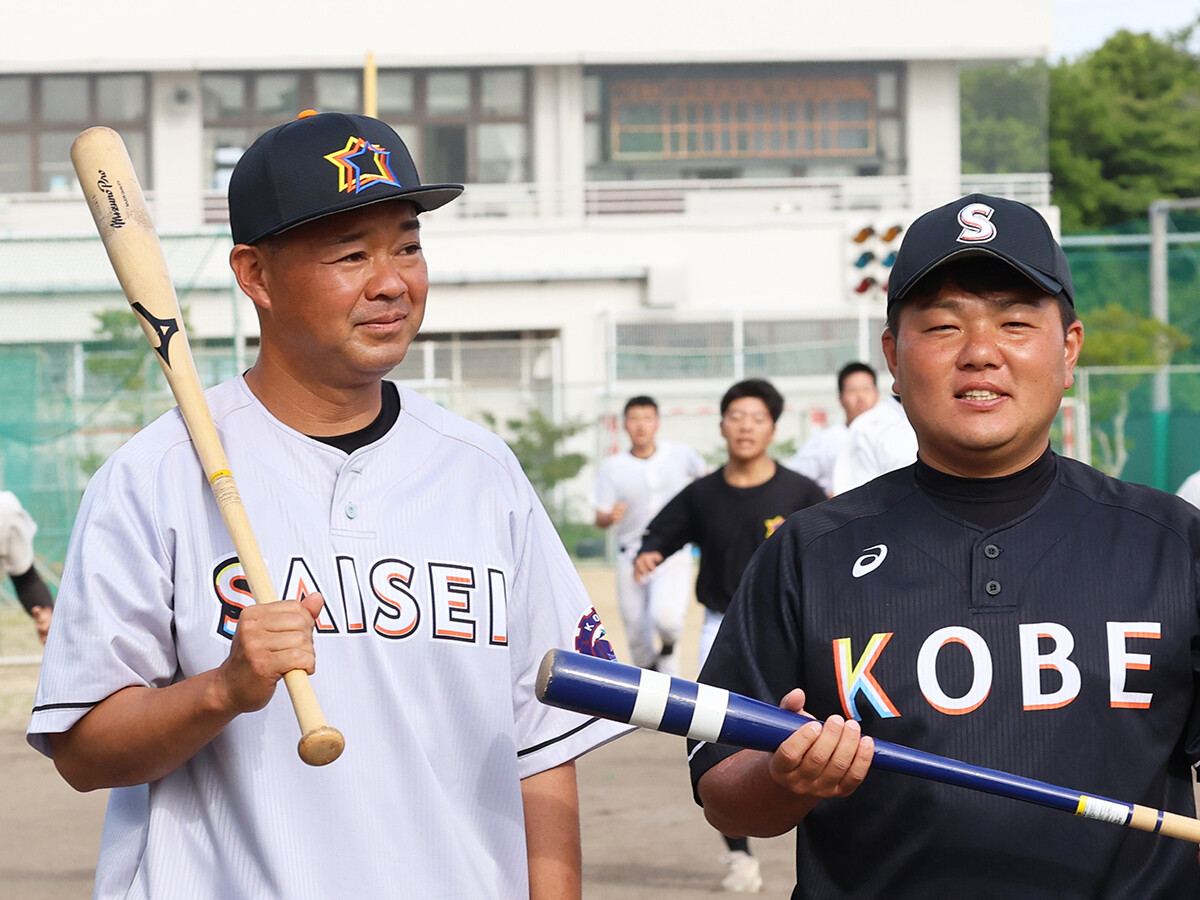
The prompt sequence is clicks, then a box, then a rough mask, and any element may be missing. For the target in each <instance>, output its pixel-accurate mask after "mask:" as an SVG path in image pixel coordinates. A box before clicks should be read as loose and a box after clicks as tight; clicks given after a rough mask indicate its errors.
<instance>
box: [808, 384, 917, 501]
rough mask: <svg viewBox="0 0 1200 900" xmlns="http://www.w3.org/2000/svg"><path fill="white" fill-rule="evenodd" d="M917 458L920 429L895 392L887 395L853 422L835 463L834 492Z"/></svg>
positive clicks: (854, 486)
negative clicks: (913, 425)
mask: <svg viewBox="0 0 1200 900" xmlns="http://www.w3.org/2000/svg"><path fill="white" fill-rule="evenodd" d="M916 458H917V433H916V432H915V431H913V427H912V425H910V424H909V423H908V415H907V414H906V413H905V412H904V407H903V406H901V405H900V401H899V400H898V399H897V398H896V397H895V396H893V395H889V396H887V397H884V398H883V399H882V400H880V401H879V402H878V403H876V404H875V405H874V406H872V407H871V408H870V409H868V410H867V411H866V412H864V413H863V414H862V415H861V416H859V417H858V418H857V419H855V420H854V422H853V424H851V425H850V428H849V432H848V433H847V436H846V444H845V446H844V447H843V449H842V452H841V454H840V455H839V456H838V458H837V461H836V462H835V463H834V466H833V485H832V490H831V492H830V493H831V494H833V495H836V494H844V493H846V491H849V490H853V489H854V488H856V487H860V486H861V485H864V484H866V483H867V482H868V481H870V480H871V479H872V478H878V477H879V476H880V475H883V474H885V473H887V472H892V471H895V470H896V469H901V468H904V467H905V466H910V465H912V464H913V462H915V461H916Z"/></svg>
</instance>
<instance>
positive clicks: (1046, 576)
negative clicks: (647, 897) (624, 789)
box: [692, 458, 1200, 900]
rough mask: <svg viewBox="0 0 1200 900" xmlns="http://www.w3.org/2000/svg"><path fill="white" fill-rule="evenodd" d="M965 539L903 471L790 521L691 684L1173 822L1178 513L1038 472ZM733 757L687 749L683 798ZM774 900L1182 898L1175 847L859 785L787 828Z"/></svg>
mask: <svg viewBox="0 0 1200 900" xmlns="http://www.w3.org/2000/svg"><path fill="white" fill-rule="evenodd" d="M1054 462H1055V465H1056V472H1055V476H1054V480H1053V482H1052V484H1051V485H1050V486H1049V488H1048V489H1047V490H1046V493H1045V494H1044V496H1043V497H1042V499H1041V500H1040V501H1039V502H1038V503H1036V505H1034V506H1033V507H1032V508H1031V509H1029V510H1028V511H1027V512H1025V513H1023V514H1021V515H1019V516H1017V517H1016V518H1015V519H1013V520H1012V521H1010V522H1007V523H1005V524H1003V525H1001V526H999V527H995V528H991V529H988V530H985V529H983V528H980V527H977V526H975V525H972V524H970V523H968V522H966V521H964V520H962V519H960V518H956V517H954V516H952V515H950V514H949V513H947V512H945V511H944V510H943V509H941V508H940V507H939V506H937V505H936V504H935V503H934V502H933V501H932V500H931V499H930V497H929V496H928V495H927V494H926V493H925V492H924V491H922V490H921V488H920V487H919V486H918V484H917V481H916V479H915V477H914V467H912V466H910V467H908V468H905V469H901V470H898V471H896V472H892V473H889V474H887V475H884V476H882V477H881V478H879V479H876V480H875V481H873V482H871V483H870V484H868V485H866V486H864V487H863V488H861V489H859V490H856V491H852V492H850V493H847V494H844V495H841V496H839V497H835V498H834V499H833V500H830V501H828V502H826V503H823V504H821V505H819V506H816V507H814V508H812V509H809V510H805V511H803V512H801V513H798V514H797V515H795V516H792V517H791V518H789V520H788V521H787V523H785V524H784V526H783V527H782V528H781V529H780V530H779V532H778V533H777V534H776V535H775V537H774V538H772V540H771V541H770V542H768V543H767V544H766V546H764V547H763V549H762V551H761V552H760V553H759V554H758V555H757V556H756V557H755V558H754V560H753V561H752V562H751V564H750V566H749V568H748V569H747V571H746V574H745V577H744V579H743V582H742V586H741V587H740V589H739V591H738V594H737V596H736V597H735V599H734V602H733V604H732V606H731V608H730V611H729V614H728V615H727V616H726V618H725V622H724V624H723V626H722V628H721V632H720V635H719V636H718V638H717V641H716V644H715V645H714V647H713V650H712V653H711V655H710V656H709V658H708V662H707V664H706V665H705V667H704V671H703V672H702V673H701V679H700V680H701V681H704V682H708V683H712V684H717V685H720V686H722V687H725V688H728V689H730V690H732V691H737V692H739V693H743V694H748V695H749V696H752V697H756V698H758V699H760V700H764V701H767V702H770V703H778V702H779V700H780V699H781V698H782V697H783V695H784V694H786V693H787V692H788V691H789V690H790V689H792V688H793V687H796V686H799V687H802V688H804V690H805V691H806V693H807V697H808V699H807V704H806V709H807V711H808V712H811V713H812V714H813V715H815V716H818V717H820V718H826V717H828V716H829V715H831V714H834V713H838V714H841V715H849V716H853V717H855V718H858V719H859V720H860V721H861V722H862V725H863V731H864V733H866V734H868V735H872V736H874V737H877V738H881V739H884V740H888V741H892V742H894V743H897V744H901V745H905V746H909V747H913V748H916V749H920V750H925V751H929V752H931V753H935V754H939V755H943V756H947V757H951V758H954V759H960V760H963V761H966V762H969V763H972V764H975V765H981V766H986V767H989V768H993V769H999V770H1001V771H1004V772H1011V773H1014V774H1017V775H1023V776H1026V777H1029V778H1035V779H1038V780H1041V781H1046V782H1049V783H1051V784H1056V785H1061V786H1063V787H1067V788H1070V789H1072V790H1079V791H1082V792H1087V793H1089V794H1095V795H1100V796H1107V797H1111V798H1114V799H1117V800H1122V801H1126V802H1131V803H1138V804H1143V805H1145V806H1149V807H1152V808H1155V809H1165V810H1169V811H1171V812H1176V813H1180V814H1183V815H1188V816H1191V815H1194V812H1195V804H1194V799H1193V793H1192V782H1191V772H1190V765H1193V764H1195V762H1196V761H1197V759H1198V758H1200V702H1198V699H1197V698H1198V694H1200V692H1198V691H1197V684H1198V675H1197V667H1198V666H1200V649H1197V648H1200V612H1198V598H1200V562H1198V560H1200V516H1197V515H1196V511H1195V509H1194V508H1192V507H1190V506H1189V505H1188V504H1186V503H1184V502H1182V501H1180V500H1179V499H1178V498H1175V497H1172V496H1170V495H1167V494H1163V493H1160V492H1158V491H1154V490H1152V489H1150V488H1146V487H1142V486H1138V485H1132V484H1126V483H1124V482H1121V481H1117V480H1115V479H1112V478H1108V477H1106V476H1104V475H1101V474H1100V473H1098V472H1097V471H1095V470H1094V469H1092V468H1090V467H1088V466H1085V465H1083V464H1081V463H1078V462H1075V461H1073V460H1069V459H1063V458H1055V460H1054ZM734 752H736V750H735V749H733V748H727V747H722V746H716V745H712V744H703V745H700V746H699V749H697V751H696V752H695V754H694V755H693V758H692V778H693V783H694V782H695V781H696V780H698V779H699V777H700V776H701V775H702V774H703V773H704V772H705V771H706V770H707V769H708V768H710V767H711V766H712V765H714V764H715V763H717V762H718V761H720V760H721V759H723V758H724V757H726V756H728V755H730V754H732V753H734ZM796 869H797V882H798V883H797V887H796V889H795V891H794V892H793V895H792V896H793V898H809V897H814V898H815V897H835V896H836V897H843V896H845V897H888V898H907V897H913V898H916V897H919V898H928V897H971V898H973V900H984V898H997V900H999V898H1005V900H1008V898H1013V897H1020V898H1023V900H1025V898H1050V897H1054V898H1063V897H1078V898H1085V897H1086V898H1099V897H1114V898H1115V897H1136V898H1139V900H1144V898H1151V897H1164V898H1165V897H1172V898H1175V897H1200V865H1198V864H1197V859H1196V847H1195V845H1193V844H1189V843H1186V842H1184V841H1180V840H1175V839H1172V838H1166V837H1159V836H1154V835H1151V834H1147V833H1143V832H1140V831H1134V830H1131V829H1128V828H1122V827H1119V826H1116V825H1111V824H1107V823H1103V822H1093V821H1088V820H1083V819H1074V820H1072V819H1070V818H1069V817H1067V816H1065V815H1064V814H1063V813H1061V812H1057V811H1054V810H1050V809H1046V808H1044V807H1041V806H1036V805H1033V804H1029V803H1025V802H1021V801H1017V800H1012V799H1008V798H1003V797H996V796H992V795H989V794H983V793H979V792H976V791H971V790H968V789H965V788H959V787H952V786H947V785H941V784H935V783H933V782H929V781H924V780H921V779H917V778H914V777H911V776H904V775H898V774H894V773H891V772H885V771H883V770H872V771H871V772H870V773H869V774H868V776H867V778H866V780H865V782H864V783H863V784H862V785H861V786H860V787H859V789H858V790H857V791H856V792H855V793H854V794H853V795H852V796H850V797H849V798H846V799H841V800H825V801H822V802H821V803H819V804H818V805H817V806H816V807H815V808H814V809H813V810H812V812H810V813H809V815H808V816H807V817H806V818H805V819H804V821H803V822H802V823H801V825H800V827H799V828H798V829H797V841H796Z"/></svg>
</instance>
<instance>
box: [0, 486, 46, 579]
mask: <svg viewBox="0 0 1200 900" xmlns="http://www.w3.org/2000/svg"><path fill="white" fill-rule="evenodd" d="M35 534H37V524H36V523H35V522H34V521H33V517H32V516H30V515H29V513H28V512H26V511H25V507H23V506H22V505H21V501H20V500H18V499H17V495H16V494H14V493H13V492H12V491H0V569H3V570H4V572H5V573H6V574H8V575H24V574H25V573H26V572H28V571H29V569H30V568H31V567H32V566H33V536H34V535H35Z"/></svg>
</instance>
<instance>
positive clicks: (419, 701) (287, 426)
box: [28, 114, 619, 900]
mask: <svg viewBox="0 0 1200 900" xmlns="http://www.w3.org/2000/svg"><path fill="white" fill-rule="evenodd" d="M461 191H462V187H461V186H460V185H421V184H420V181H419V179H418V178H417V173H416V170H415V168H414V167H413V164H412V160H411V158H410V157H409V154H408V151H407V149H406V148H405V147H404V144H403V143H402V142H401V140H400V138H399V137H398V136H397V135H396V134H395V132H394V131H392V129H391V128H389V127H388V126H386V125H384V124H383V123H382V122H380V121H378V120H376V119H372V118H368V117H366V116H357V115H341V114H324V115H317V114H303V115H302V117H301V118H300V119H298V120H297V121H295V122H290V123H287V124H285V125H281V126H279V127H277V128H274V129H272V130H270V131H268V132H267V133H265V134H264V135H262V136H261V137H260V138H259V139H258V140H256V141H255V142H254V144H253V145H252V146H251V147H250V148H249V150H247V151H246V153H245V154H244V155H243V156H242V158H241V160H240V161H239V163H238V165H237V167H236V169H235V170H234V172H233V176H232V180H231V182H230V186H229V207H230V222H231V228H232V232H233V239H234V242H235V244H236V246H235V247H234V248H233V251H232V253H231V255H230V264H231V266H232V268H233V271H234V273H235V275H236V277H237V279H238V283H239V285H240V286H241V288H242V290H243V292H245V293H246V294H247V295H248V296H249V297H250V299H251V300H252V301H253V302H254V304H255V308H256V312H257V314H258V317H259V326H260V331H261V347H260V353H259V356H258V359H257V361H256V362H255V364H254V366H253V367H252V368H251V369H250V370H249V371H247V372H246V373H245V374H244V375H243V376H239V377H237V378H234V379H232V380H230V381H228V382H225V383H223V384H221V385H218V386H217V387H215V388H213V389H211V390H209V391H208V395H207V396H208V402H209V405H210V407H211V409H212V412H213V417H214V419H215V421H216V424H217V428H218V430H219V431H220V432H221V435H222V437H223V439H224V442H225V447H226V451H227V453H228V456H229V461H230V464H231V470H232V471H233V473H234V475H235V477H236V478H237V480H238V485H239V487H240V489H241V493H242V495H243V498H244V501H245V505H246V509H247V511H248V514H249V517H250V520H251V523H252V524H253V525H254V527H255V531H256V533H257V536H258V539H259V542H260V543H261V546H262V551H263V555H264V557H265V559H266V562H267V566H268V569H269V571H270V574H271V576H272V578H273V579H274V582H275V585H276V587H277V589H278V594H279V597H280V601H279V602H278V603H271V604H266V605H262V606H255V605H253V604H251V603H250V602H249V601H250V597H249V595H248V590H247V586H246V579H245V576H244V574H243V572H242V570H241V566H240V564H239V562H238V559H237V557H236V555H235V553H234V550H233V545H232V542H231V541H230V539H229V537H228V535H227V534H226V532H225V529H224V527H223V525H222V522H221V518H220V516H219V514H218V512H217V509H216V505H215V503H214V501H213V498H212V497H211V496H210V493H209V491H208V488H207V485H206V484H205V479H204V475H203V472H202V470H201V468H200V466H199V464H198V462H197V460H196V455H195V452H194V450H193V448H192V446H191V445H190V443H189V441H188V437H187V433H186V431H185V429H184V427H183V424H182V421H181V419H180V417H179V415H178V412H171V413H169V414H167V415H166V416H163V417H162V418H160V419H159V420H158V421H156V422H155V423H153V424H152V425H150V426H149V427H147V428H145V429H143V430H142V431H141V432H140V433H139V434H137V435H135V436H134V437H133V438H132V439H131V440H130V441H129V442H128V443H127V444H126V445H125V446H124V447H122V448H121V449H120V450H119V451H118V452H117V453H116V454H114V455H113V457H112V458H111V459H109V460H108V462H107V463H106V464H105V465H104V466H103V467H102V468H101V470H100V471H99V472H97V474H96V476H95V478H94V479H93V480H92V482H91V484H90V485H89V486H88V490H87V493H86V495H85V497H84V500H83V503H82V505H81V508H80V511H79V516H78V520H77V523H76V530H75V534H74V535H73V538H72V541H71V546H70V550H69V552H68V558H67V564H66V569H65V571H64V577H63V582H62V586H61V589H60V601H59V604H58V614H57V616H56V622H55V627H54V628H53V629H52V630H51V634H50V639H49V641H48V645H47V649H46V655H45V661H44V663H43V667H42V673H41V681H40V683H39V686H38V694H37V699H36V701H35V707H34V713H33V718H32V721H31V723H30V726H29V731H28V735H29V740H30V743H32V744H33V746H35V747H36V748H38V749H39V750H41V751H42V752H44V753H49V754H51V755H52V756H53V758H54V762H55V765H56V766H57V767H58V769H59V771H60V772H61V773H62V774H63V776H64V777H65V778H66V780H67V781H68V782H69V783H70V784H72V785H73V786H75V787H76V788H78V789H80V790H91V789H94V788H102V787H111V788H114V790H113V792H112V799H111V801H110V805H109V815H108V818H107V820H106V823H105V829H104V836H103V839H102V843H101V850H100V860H99V866H98V869H97V878H96V895H97V896H98V897H105V898H107V897H136V898H149V897H154V898H159V897H208V898H216V897H275V898H288V900H297V898H308V897H312V898H322V900H325V898H330V897H372V898H378V897H401V896H403V897H422V898H433V897H441V898H466V897H470V898H496V900H506V898H511V897H525V896H529V897H533V898H551V897H552V898H561V897H575V898H578V897H579V896H580V894H581V887H580V881H581V875H580V868H581V863H580V843H579V817H578V800H577V793H576V787H575V771H574V763H573V760H574V758H575V757H577V756H578V755H579V754H581V753H583V752H586V751H587V750H588V749H591V748H593V747H595V746H597V745H598V744H599V743H602V742H604V741H606V740H608V739H610V738H611V737H612V736H614V735H615V734H616V733H618V731H619V729H618V728H614V727H613V726H612V725H610V724H608V723H605V722H601V721H598V720H589V719H586V718H584V717H581V716H578V715H574V714H567V713H564V712H562V711H559V710H555V709H553V708H552V707H548V706H545V705H543V704H541V703H538V702H537V701H536V699H535V697H534V684H535V678H536V672H537V668H538V664H539V662H540V660H541V658H542V656H543V654H544V653H545V651H546V650H547V649H549V648H551V647H575V648H576V649H578V650H580V651H582V652H591V653H595V654H598V655H611V649H610V648H609V646H608V642H607V640H606V639H605V637H604V632H603V627H602V626H601V624H600V622H599V619H598V618H597V617H596V615H595V612H594V610H592V609H591V603H590V601H589V600H588V598H587V594H586V592H585V591H584V589H583V587H582V585H581V584H580V582H579V580H578V578H577V576H576V574H575V571H574V567H573V565H572V563H571V560H570V559H569V557H568V556H567V554H566V552H565V551H564V550H563V547H562V544H561V542H560V541H559V540H558V538H557V536H556V535H555V533H554V530H553V528H552V526H551V524H550V520H549V518H548V517H547V516H546V514H545V512H544V510H543V509H542V507H541V506H540V504H539V503H538V501H537V499H536V496H535V494H534V492H533V489H532V488H531V486H530V484H529V482H528V480H527V479H526V478H525V476H524V475H523V474H522V472H521V470H520V467H519V466H518V464H517V461H516V459H515V457H514V456H513V454H512V453H511V452H510V451H509V450H508V448H507V447H506V446H505V444H504V443H503V442H502V441H501V440H500V439H499V438H497V437H496V436H494V435H492V434H490V433H488V432H486V431H485V430H483V429H481V428H479V427H477V426H475V425H473V424H471V423H469V422H466V421H464V420H462V419H460V418H458V417H456V416H453V415H451V414H450V413H448V412H446V411H445V410H443V409H441V408H440V407H438V406H437V405H436V404H434V403H432V402H430V401H428V400H426V399H425V398H423V397H421V396H420V395H418V394H415V393H413V392H412V391H410V390H408V389H406V388H403V387H398V386H397V385H395V384H394V383H392V382H388V381H384V380H383V379H384V376H385V375H387V374H388V373H389V372H390V371H391V370H392V369H393V368H394V367H395V366H396V365H397V364H398V363H399V362H400V361H401V360H402V359H403V358H404V355H405V352H406V351H407V349H408V347H409V345H410V343H411V342H412V340H413V338H414V337H415V336H416V333H417V330H418V328H419V326H420V324H421V318H422V315H423V312H424V306H425V297H426V291H427V288H428V274H427V270H426V266H425V259H424V256H423V251H422V249H421V244H420V242H419V222H418V218H417V216H418V214H419V213H422V212H425V211H427V210H431V209H436V208H437V207H439V206H441V205H443V204H444V203H447V202H449V201H450V200H452V199H454V198H455V197H457V196H458V194H459V193H461ZM318 660H319V663H320V665H319V666H318V665H317V661H318ZM292 669H304V670H305V671H307V672H309V673H314V677H313V688H314V690H315V691H316V693H317V695H318V698H319V699H320V701H321V704H322V706H323V709H324V712H325V714H326V716H327V717H328V719H329V721H330V722H331V723H334V724H335V725H336V727H337V728H339V729H340V730H341V731H342V732H343V733H344V734H345V737H346V749H345V752H344V753H343V754H342V756H341V757H340V758H339V759H338V760H336V761H335V762H333V763H332V764H330V765H329V766H327V767H324V768H309V767H306V766H305V765H304V764H303V763H301V761H300V760H299V759H298V757H297V754H296V750H295V743H296V739H297V734H298V731H297V727H296V722H295V717H294V714H293V711H292V708H291V706H290V704H289V702H288V698H287V695H286V692H284V691H278V690H276V687H277V684H276V683H277V681H278V679H279V678H280V677H281V676H282V675H283V673H285V672H287V671H289V670H292Z"/></svg>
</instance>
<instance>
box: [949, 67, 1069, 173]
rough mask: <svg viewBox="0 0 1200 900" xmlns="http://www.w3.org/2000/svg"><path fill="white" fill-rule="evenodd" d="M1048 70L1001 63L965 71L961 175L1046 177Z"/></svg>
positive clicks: (960, 87)
mask: <svg viewBox="0 0 1200 900" xmlns="http://www.w3.org/2000/svg"><path fill="white" fill-rule="evenodd" d="M1048 84H1049V66H1048V65H1047V64H1046V63H1045V62H1043V61H1041V60H1038V61H1037V62H1034V63H1030V64H1018V63H1001V64H995V65H987V66H979V67H977V68H971V69H965V70H963V72H962V75H961V77H960V79H959V91H960V96H961V100H962V119H961V126H962V170H963V172H964V173H968V174H971V173H980V172H1045V171H1046V170H1047V166H1048V163H1047V159H1048V147H1047V120H1048V108H1047V105H1048V101H1047V98H1048V95H1049V89H1048Z"/></svg>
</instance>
